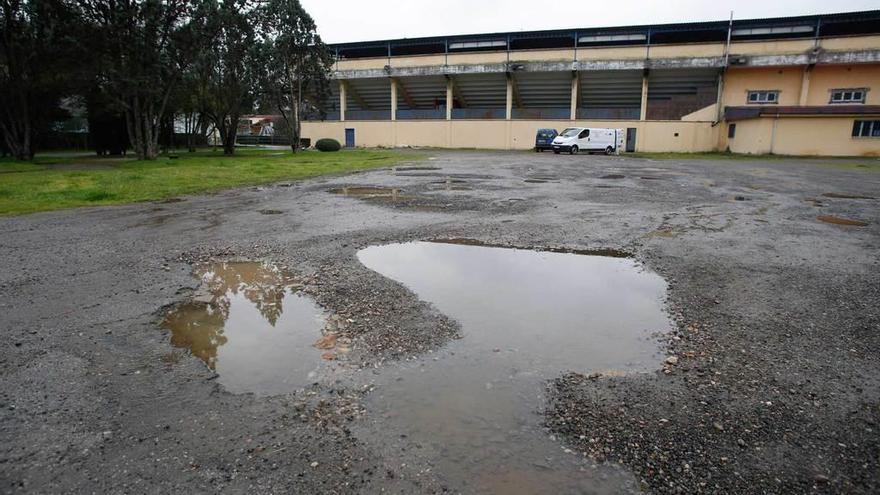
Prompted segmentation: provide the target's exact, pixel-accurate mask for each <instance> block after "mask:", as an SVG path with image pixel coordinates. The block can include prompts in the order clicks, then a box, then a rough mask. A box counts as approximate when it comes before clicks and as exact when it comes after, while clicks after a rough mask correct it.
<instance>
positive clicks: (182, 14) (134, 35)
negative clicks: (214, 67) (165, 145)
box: [75, 0, 204, 160]
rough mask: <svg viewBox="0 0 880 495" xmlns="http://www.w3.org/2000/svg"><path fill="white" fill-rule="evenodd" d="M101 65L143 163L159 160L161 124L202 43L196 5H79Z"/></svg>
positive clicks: (163, 0)
mask: <svg viewBox="0 0 880 495" xmlns="http://www.w3.org/2000/svg"><path fill="white" fill-rule="evenodd" d="M75 2H76V5H77V7H78V9H79V15H80V18H81V19H82V21H83V22H84V24H85V26H86V29H87V31H88V36H87V38H86V39H85V40H83V41H84V42H86V43H88V45H89V49H90V52H91V53H93V54H94V58H95V61H96V67H95V74H96V81H97V84H98V86H99V88H100V89H101V91H103V93H104V94H105V95H106V96H108V97H110V98H112V99H113V100H114V102H115V104H116V105H117V107H118V108H119V109H120V110H121V111H122V112H123V113H124V114H125V120H126V127H127V129H128V134H129V140H130V142H131V144H132V146H133V147H134V152H135V154H136V155H137V157H138V159H142V160H144V159H146V160H152V159H155V158H156V157H157V156H158V154H159V135H160V126H161V125H162V122H163V121H165V120H166V119H167V116H168V114H169V106H168V103H169V100H170V98H171V96H172V92H173V91H174V89H175V88H176V86H177V85H178V84H179V83H180V79H181V76H182V74H183V71H184V70H185V69H186V68H187V67H188V66H189V64H190V63H191V62H192V58H193V56H194V54H195V53H197V50H198V47H199V46H200V42H201V41H202V40H200V39H198V37H199V36H200V33H201V31H200V30H198V29H195V27H196V26H197V25H198V21H200V20H202V19H203V17H202V12H201V11H200V8H201V7H202V5H203V4H204V2H198V1H196V0H75Z"/></svg>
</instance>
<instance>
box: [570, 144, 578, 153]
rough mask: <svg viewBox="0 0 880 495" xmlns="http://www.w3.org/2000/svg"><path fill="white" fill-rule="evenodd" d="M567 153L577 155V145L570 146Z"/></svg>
mask: <svg viewBox="0 0 880 495" xmlns="http://www.w3.org/2000/svg"><path fill="white" fill-rule="evenodd" d="M568 154H569V155H577V154H578V147H577V146H572V147H571V148H570V149H569V150H568Z"/></svg>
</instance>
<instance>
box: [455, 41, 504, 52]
mask: <svg viewBox="0 0 880 495" xmlns="http://www.w3.org/2000/svg"><path fill="white" fill-rule="evenodd" d="M506 46H507V42H506V41H502V40H492V41H456V42H454V43H450V44H449V49H450V50H467V49H474V48H502V47H506Z"/></svg>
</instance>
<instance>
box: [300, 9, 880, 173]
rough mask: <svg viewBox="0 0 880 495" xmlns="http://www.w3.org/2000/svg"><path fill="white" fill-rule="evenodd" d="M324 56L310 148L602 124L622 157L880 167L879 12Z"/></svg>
mask: <svg viewBox="0 0 880 495" xmlns="http://www.w3.org/2000/svg"><path fill="white" fill-rule="evenodd" d="M565 45H568V46H567V47H566V46H565ZM332 48H333V49H334V51H335V52H336V57H337V58H336V63H335V65H334V71H333V80H334V81H333V85H332V88H331V89H332V91H331V92H330V94H329V95H327V96H326V100H325V101H324V102H320V103H321V104H320V105H315V106H316V107H323V108H325V109H326V112H325V113H317V112H315V113H314V114H313V116H312V118H311V119H310V120H308V121H307V122H304V123H303V126H302V133H303V137H305V138H310V139H312V140H315V139H319V138H322V137H330V138H334V139H337V140H339V141H340V142H343V143H346V144H347V145H348V146H364V147H376V146H384V147H401V146H424V147H440V148H488V149H529V148H532V147H533V146H534V144H535V134H536V131H537V130H538V129H542V128H554V129H556V130H559V131H561V130H562V129H564V128H566V127H611V128H620V129H626V131H627V150H628V151H644V152H666V151H670V152H702V151H725V150H729V151H732V152H736V153H754V154H765V153H774V154H785V155H828V156H880V11H871V12H859V13H850V14H832V15H822V16H805V17H794V18H784V19H760V20H744V21H732V22H727V21H723V22H708V23H691V24H678V25H657V26H635V27H615V28H603V29H586V30H563V31H544V32H534V33H511V34H503V33H502V34H486V35H474V36H455V37H439V38H425V39H410V40H396V41H381V42H368V43H350V44H341V45H335V46H333V47H332ZM315 98H317V97H315ZM314 101H315V103H318V102H317V100H314Z"/></svg>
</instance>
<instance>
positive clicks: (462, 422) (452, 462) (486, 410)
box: [358, 242, 670, 494]
mask: <svg viewBox="0 0 880 495" xmlns="http://www.w3.org/2000/svg"><path fill="white" fill-rule="evenodd" d="M466 244H467V243H460V244H441V243H428V242H414V243H406V244H392V245H386V246H374V247H370V248H367V249H364V250H361V251H360V252H359V253H358V258H359V259H360V261H361V262H362V263H363V264H364V265H365V266H367V267H368V268H371V269H373V270H375V271H377V272H379V273H381V274H383V275H385V276H387V277H390V278H393V279H394V280H397V281H399V282H401V283H403V284H405V285H406V286H407V287H409V288H410V289H412V290H413V291H414V292H415V293H416V294H418V296H419V297H420V298H421V299H422V300H425V301H428V302H430V303H432V304H433V305H434V306H436V307H437V309H438V310H440V311H441V312H442V313H444V314H446V315H447V316H450V317H452V318H454V319H456V320H457V321H458V322H459V323H460V324H461V327H462V334H463V338H462V339H461V340H458V341H456V342H453V343H451V344H450V345H449V346H448V347H447V348H445V349H444V350H443V351H442V352H440V353H437V354H435V355H434V356H435V358H434V359H429V360H423V361H419V362H416V363H405V364H403V365H401V366H399V367H396V368H391V369H390V370H388V371H386V373H385V374H384V375H383V376H381V377H380V378H379V379H378V385H379V386H378V387H377V389H376V392H375V393H374V394H373V395H372V396H371V401H373V404H372V408H374V409H375V410H377V412H378V413H379V414H378V416H379V417H381V419H380V420H377V421H376V422H375V423H374V424H373V425H371V428H372V429H373V432H372V433H378V435H379V436H380V437H381V436H383V435H389V432H393V433H394V434H397V435H403V436H405V437H406V438H408V439H411V441H413V442H416V443H417V445H418V446H419V448H418V452H419V453H421V454H422V455H424V456H425V458H426V459H427V461H426V462H427V463H429V464H431V465H433V466H435V467H436V468H437V469H436V472H437V473H438V474H439V475H440V476H441V477H443V478H444V479H445V480H446V481H448V482H449V483H450V484H451V485H452V486H453V487H454V488H455V489H456V490H463V491H465V492H475V493H505V494H507V493H619V492H620V491H622V490H626V489H627V486H628V485H629V486H631V485H630V483H631V482H632V480H631V479H630V478H629V477H627V476H623V475H621V474H620V473H619V472H617V471H613V470H612V471H610V472H608V471H602V472H597V471H591V470H589V469H587V470H585V467H584V464H583V460H582V459H579V458H578V457H577V456H574V455H568V454H566V453H564V452H563V450H562V448H561V446H560V445H559V444H557V443H555V442H553V441H551V440H550V439H549V438H548V435H547V434H546V433H545V431H544V429H543V428H542V418H541V415H540V413H539V411H540V409H541V407H542V404H543V390H544V386H545V384H546V380H547V379H550V378H553V377H555V376H558V375H559V374H560V373H561V372H564V371H578V372H593V371H605V370H617V371H618V372H621V371H622V372H632V371H645V370H650V369H652V368H655V367H656V366H657V365H658V364H659V362H660V358H659V356H658V350H659V348H658V345H657V343H656V342H655V341H654V340H653V339H652V338H651V337H650V336H651V334H652V333H653V332H656V331H666V330H668V329H669V327H670V322H669V318H668V316H667V314H666V312H665V310H664V307H663V299H664V296H665V291H666V283H665V281H664V280H663V279H662V278H661V277H660V276H658V275H657V274H655V273H651V272H649V271H647V270H644V269H642V268H640V267H639V266H638V265H637V264H636V262H634V261H633V260H631V259H627V258H619V257H617V258H615V257H608V256H585V255H579V254H570V253H554V252H536V251H531V250H516V249H503V248H496V247H484V246H476V245H466ZM370 433H371V432H369V431H368V432H367V434H368V435H369V434H370Z"/></svg>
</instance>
